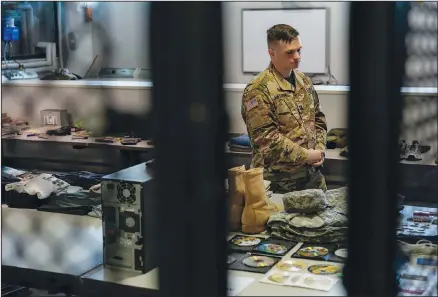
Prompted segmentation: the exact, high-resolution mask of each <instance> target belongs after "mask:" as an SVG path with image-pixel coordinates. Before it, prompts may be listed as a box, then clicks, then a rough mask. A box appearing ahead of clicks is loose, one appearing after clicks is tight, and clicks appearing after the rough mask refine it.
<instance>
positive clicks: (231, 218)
mask: <svg viewBox="0 0 438 297" xmlns="http://www.w3.org/2000/svg"><path fill="white" fill-rule="evenodd" d="M244 171H245V165H242V166H237V167H233V168H230V169H228V179H227V181H228V223H229V228H230V231H236V232H237V231H240V230H241V229H242V212H243V207H244V205H245V183H244V181H243V172H244Z"/></svg>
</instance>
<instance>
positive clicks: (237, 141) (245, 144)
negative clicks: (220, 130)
mask: <svg viewBox="0 0 438 297" xmlns="http://www.w3.org/2000/svg"><path fill="white" fill-rule="evenodd" d="M228 147H229V148H230V150H232V151H239V152H252V147H251V141H250V139H249V136H248V135H247V134H243V135H240V136H237V137H234V138H231V139H230V141H229V142H228Z"/></svg>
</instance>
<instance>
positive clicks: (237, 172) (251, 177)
mask: <svg viewBox="0 0 438 297" xmlns="http://www.w3.org/2000/svg"><path fill="white" fill-rule="evenodd" d="M228 191H229V193H228V195H229V224H230V230H231V231H235V232H239V231H242V232H243V233H247V234H257V233H261V232H263V231H265V230H266V223H267V222H268V219H269V217H270V216H271V215H272V214H274V213H276V212H278V211H279V209H278V207H277V206H276V205H275V204H274V203H273V202H272V201H271V200H270V199H269V198H268V196H267V195H266V189H265V184H264V181H263V168H253V169H249V170H245V165H242V166H239V167H234V168H231V169H229V170H228Z"/></svg>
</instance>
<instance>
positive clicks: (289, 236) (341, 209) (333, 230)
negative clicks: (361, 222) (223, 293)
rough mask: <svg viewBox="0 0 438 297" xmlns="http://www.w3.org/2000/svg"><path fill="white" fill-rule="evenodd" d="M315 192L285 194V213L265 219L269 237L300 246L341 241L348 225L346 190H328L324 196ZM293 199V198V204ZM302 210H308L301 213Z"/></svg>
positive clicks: (345, 234)
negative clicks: (294, 242) (296, 242)
mask: <svg viewBox="0 0 438 297" xmlns="http://www.w3.org/2000/svg"><path fill="white" fill-rule="evenodd" d="M312 191H313V198H312V195H311V194H312ZM319 191H320V190H305V193H302V192H304V191H296V192H291V193H287V194H285V195H284V196H283V203H284V205H285V210H286V211H285V212H280V213H276V214H274V215H272V216H271V217H270V218H269V221H268V230H269V232H270V233H271V236H272V237H277V238H281V239H286V240H292V241H299V242H304V243H334V242H343V241H345V240H346V238H347V225H348V222H347V220H348V218H347V188H346V187H343V188H339V189H334V190H328V191H327V192H325V193H320V192H319ZM294 196H295V198H297V199H296V200H295V201H296V202H295V204H294ZM323 196H324V198H323ZM324 204H325V205H324ZM306 208H307V210H308V211H307V212H306V210H304V211H303V209H306ZM309 210H311V211H309ZM292 211H293V212H292Z"/></svg>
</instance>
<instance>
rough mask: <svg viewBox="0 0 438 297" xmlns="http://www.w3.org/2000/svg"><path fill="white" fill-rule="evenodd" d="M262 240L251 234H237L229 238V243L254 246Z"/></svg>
mask: <svg viewBox="0 0 438 297" xmlns="http://www.w3.org/2000/svg"><path fill="white" fill-rule="evenodd" d="M261 241H262V240H261V239H260V238H257V237H253V236H237V237H234V238H233V239H232V240H231V243H233V244H235V245H238V246H254V245H257V244H259V243H260V242H261Z"/></svg>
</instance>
